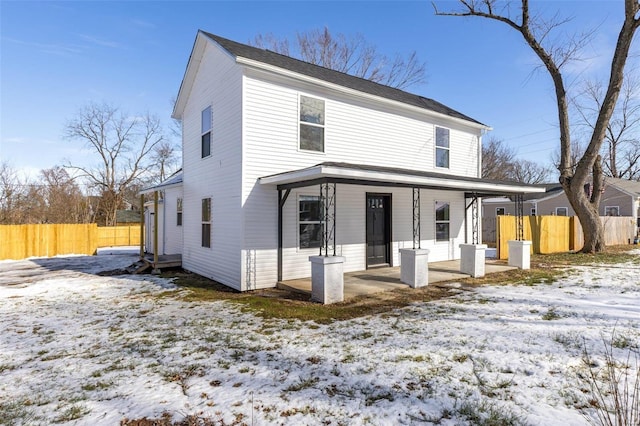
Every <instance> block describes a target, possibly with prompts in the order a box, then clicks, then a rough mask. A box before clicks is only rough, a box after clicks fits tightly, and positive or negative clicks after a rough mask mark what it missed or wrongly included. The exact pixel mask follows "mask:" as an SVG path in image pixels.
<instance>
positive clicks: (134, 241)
mask: <svg viewBox="0 0 640 426" xmlns="http://www.w3.org/2000/svg"><path fill="white" fill-rule="evenodd" d="M139 245H140V225H139V224H135V225H127V226H101V227H99V228H98V247H114V246H139Z"/></svg>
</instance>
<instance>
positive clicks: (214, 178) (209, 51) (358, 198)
mask: <svg viewBox="0 0 640 426" xmlns="http://www.w3.org/2000/svg"><path fill="white" fill-rule="evenodd" d="M173 117H174V118H177V119H180V120H181V121H182V129H183V143H182V149H183V155H182V158H183V172H182V182H181V183H179V184H178V183H175V182H174V183H175V185H173V184H169V185H168V186H167V183H166V182H165V183H163V184H161V185H160V186H157V187H153V188H147V189H146V190H145V191H143V192H153V191H156V190H164V191H165V194H164V197H163V199H164V203H163V204H162V211H163V214H164V216H163V219H162V221H159V222H160V223H164V224H165V225H166V224H173V223H174V222H176V214H177V204H176V202H177V201H176V200H177V199H181V200H182V212H181V226H180V227H175V228H176V229H175V230H173V231H172V235H173V233H177V232H180V231H181V235H180V237H178V236H177V235H176V237H175V238H176V241H181V247H177V244H175V241H173V238H174V237H173V236H169V233H168V231H167V229H166V228H165V230H164V231H163V232H164V233H163V237H162V238H161V239H160V240H162V241H164V247H163V248H162V251H161V252H162V253H168V254H169V253H177V252H181V253H182V265H183V267H184V268H185V269H187V270H190V271H193V272H195V273H198V274H200V275H203V276H206V277H209V278H211V279H214V280H216V281H218V282H220V283H223V284H225V285H227V286H230V287H232V288H235V289H238V290H241V291H244V290H251V289H257V288H266V287H274V286H275V285H276V284H277V283H278V281H281V280H288V279H295V278H304V277H309V276H311V264H310V262H309V257H310V256H317V255H318V254H319V253H320V251H321V250H322V248H323V247H324V248H325V251H324V252H323V253H324V254H325V255H333V254H335V255H338V256H344V258H345V261H344V265H343V266H344V271H345V272H348V271H359V270H365V269H367V268H372V267H380V266H397V265H399V263H400V256H399V249H402V248H412V247H413V246H414V244H416V246H420V247H421V248H423V249H424V248H426V249H429V250H430V254H429V260H430V261H440V260H449V259H458V258H460V247H459V245H460V244H461V243H472V242H477V241H478V238H477V237H478V234H479V232H480V231H479V230H478V219H479V216H480V213H479V206H478V204H477V200H478V197H480V196H487V195H508V194H513V193H528V192H539V191H541V190H540V189H538V188H535V187H533V186H531V185H523V184H512V183H504V182H495V181H487V180H483V179H480V178H479V177H480V173H481V147H482V135H483V133H484V132H486V131H487V130H489V127H488V126H486V125H484V124H482V123H480V122H478V121H476V120H474V119H472V118H470V117H468V116H466V115H464V114H462V113H460V112H457V111H455V110H453V109H451V108H449V107H447V106H445V105H443V104H441V103H439V102H436V101H434V100H431V99H428V98H424V97H422V96H418V95H414V94H410V93H407V92H404V91H401V90H398V89H394V88H391V87H387V86H383V85H380V84H377V83H373V82H371V81H368V80H364V79H360V78H357V77H352V76H349V75H347V74H343V73H340V72H336V71H332V70H329V69H326V68H323V67H319V66H316V65H312V64H309V63H306V62H302V61H299V60H296V59H292V58H289V57H287V56H283V55H279V54H276V53H274V52H271V51H268V50H263V49H258V48H254V47H251V46H247V45H244V44H240V43H236V42H233V41H231V40H227V39H224V38H222V37H218V36H215V35H213V34H209V33H206V32H203V31H199V32H198V34H197V36H196V40H195V43H194V46H193V50H192V52H191V56H190V58H189V62H188V64H187V68H186V72H185V75H184V79H183V81H182V84H181V86H180V91H179V94H178V97H177V100H176V104H175V108H174V111H173ZM321 188H322V189H323V192H322V193H321V191H320V190H321ZM169 189H171V190H173V192H172V193H170V191H169ZM170 203H174V204H171V205H170ZM158 209H159V210H160V207H159V208H158ZM172 226H173V225H172ZM178 228H179V229H178ZM159 232H160V231H159ZM170 244H172V246H171V248H170V247H169V245H170ZM327 248H330V250H329V252H327V251H326V249H327Z"/></svg>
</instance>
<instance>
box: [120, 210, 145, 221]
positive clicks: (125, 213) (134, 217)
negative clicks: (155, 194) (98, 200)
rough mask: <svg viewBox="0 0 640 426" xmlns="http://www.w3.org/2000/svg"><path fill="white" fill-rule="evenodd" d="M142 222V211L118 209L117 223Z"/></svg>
mask: <svg viewBox="0 0 640 426" xmlns="http://www.w3.org/2000/svg"><path fill="white" fill-rule="evenodd" d="M139 223H140V212H139V211H138V210H131V209H128V210H117V211H116V224H117V225H136V224H139Z"/></svg>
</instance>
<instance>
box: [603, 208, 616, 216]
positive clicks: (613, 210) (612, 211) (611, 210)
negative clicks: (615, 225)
mask: <svg viewBox="0 0 640 426" xmlns="http://www.w3.org/2000/svg"><path fill="white" fill-rule="evenodd" d="M604 215H605V216H620V207H618V206H605V208H604Z"/></svg>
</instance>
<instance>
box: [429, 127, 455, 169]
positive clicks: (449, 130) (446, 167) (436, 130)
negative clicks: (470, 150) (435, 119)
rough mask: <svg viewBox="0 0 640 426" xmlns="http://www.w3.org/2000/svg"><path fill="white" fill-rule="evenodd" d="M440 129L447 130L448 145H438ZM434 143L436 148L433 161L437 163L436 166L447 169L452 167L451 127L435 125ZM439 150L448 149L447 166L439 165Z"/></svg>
mask: <svg viewBox="0 0 640 426" xmlns="http://www.w3.org/2000/svg"><path fill="white" fill-rule="evenodd" d="M438 129H441V130H446V131H447V146H446V147H444V146H439V145H438ZM433 145H434V148H435V151H434V158H433V162H434V164H435V167H436V168H437V169H446V170H449V169H451V129H449V128H447V127H442V126H435V129H434V131H433ZM438 150H442V151H446V153H447V165H446V166H440V165H438Z"/></svg>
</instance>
